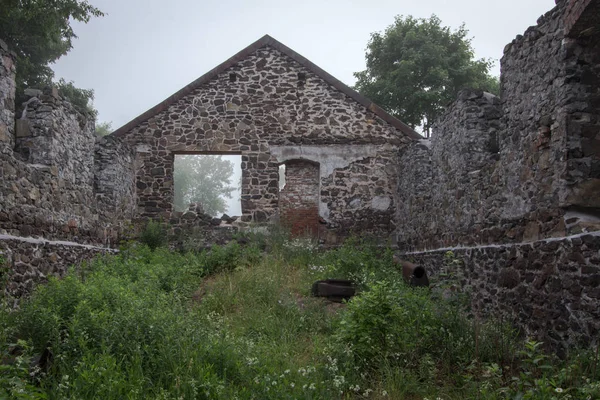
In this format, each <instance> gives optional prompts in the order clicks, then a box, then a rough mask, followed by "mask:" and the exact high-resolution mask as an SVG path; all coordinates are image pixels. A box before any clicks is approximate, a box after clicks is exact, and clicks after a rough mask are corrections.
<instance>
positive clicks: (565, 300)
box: [403, 232, 600, 349]
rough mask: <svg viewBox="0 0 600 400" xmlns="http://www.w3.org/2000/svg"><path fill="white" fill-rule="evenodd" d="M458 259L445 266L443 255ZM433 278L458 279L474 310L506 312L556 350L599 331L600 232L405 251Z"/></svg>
mask: <svg viewBox="0 0 600 400" xmlns="http://www.w3.org/2000/svg"><path fill="white" fill-rule="evenodd" d="M447 251H452V252H453V253H454V256H455V257H456V258H458V259H459V260H461V261H462V265H460V266H459V265H455V264H453V266H452V267H451V268H452V270H449V269H448V268H447V267H444V255H445V254H446V252H447ZM403 257H404V258H405V259H406V260H412V261H414V262H416V263H417V264H419V265H422V266H424V267H425V268H426V269H427V270H428V272H429V273H431V274H432V276H433V277H434V279H435V276H436V275H437V274H439V273H440V271H441V270H442V269H445V271H444V272H446V273H452V274H455V275H456V276H458V277H460V285H461V286H462V289H463V290H464V291H466V292H467V293H469V294H470V295H471V299H472V304H473V308H474V312H475V313H478V314H480V315H487V316H495V317H498V316H500V315H502V316H504V318H505V320H509V321H514V322H515V323H516V324H517V326H519V327H520V328H521V329H522V330H523V331H524V333H525V334H526V335H528V336H532V337H536V338H538V339H540V340H543V341H544V342H546V343H547V344H549V345H551V346H552V347H553V348H555V349H561V348H565V347H566V346H567V345H580V344H581V343H593V342H594V341H597V340H598V335H599V334H600V307H598V304H599V303H600V233H598V232H596V233H593V234H581V235H576V236H573V237H567V238H557V239H548V240H541V241H537V242H532V243H521V244H507V245H492V246H480V247H472V248H468V247H467V248H445V249H439V250H435V251H430V252H416V253H408V254H404V255H403Z"/></svg>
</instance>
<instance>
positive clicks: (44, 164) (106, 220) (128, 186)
mask: <svg viewBox="0 0 600 400" xmlns="http://www.w3.org/2000/svg"><path fill="white" fill-rule="evenodd" d="M15 72H16V70H15V56H14V54H13V53H11V52H10V51H9V50H8V48H7V47H6V45H5V44H4V42H1V41H0V251H2V253H3V255H2V256H3V258H4V259H6V263H5V264H4V265H3V268H4V267H8V275H7V276H4V277H3V278H6V279H7V286H6V288H5V289H6V291H7V292H6V293H7V294H8V295H10V296H12V297H19V296H21V295H23V294H25V293H27V292H28V291H29V290H31V288H32V287H33V285H34V284H35V283H38V282H43V281H45V279H46V277H47V276H48V275H49V274H53V275H58V276H61V275H62V274H64V272H65V271H66V269H67V268H68V267H69V266H70V265H72V264H77V263H79V262H81V260H84V259H88V258H90V257H92V256H93V255H94V254H97V253H98V252H103V251H108V249H105V248H102V247H99V246H100V245H113V244H115V243H116V241H117V238H118V236H119V234H120V233H121V232H122V231H123V229H124V225H126V222H127V220H130V219H132V218H133V217H134V212H135V207H134V205H135V204H136V201H135V187H134V183H135V180H134V176H135V164H134V158H133V152H132V150H131V148H129V147H128V146H127V145H126V144H125V143H123V142H121V141H120V140H118V139H116V138H111V139H101V140H99V141H98V142H96V140H97V138H96V136H95V133H94V122H93V121H92V120H88V119H87V118H85V117H84V116H83V115H81V114H80V113H79V112H77V110H75V109H74V107H73V106H72V105H71V104H70V103H69V102H67V101H65V100H64V99H62V98H61V97H60V96H59V95H58V93H57V91H56V89H51V88H50V89H46V90H44V91H40V90H32V89H27V90H25V94H26V95H27V96H29V99H28V100H27V102H26V103H25V104H24V105H23V110H24V111H23V113H22V115H21V116H16V115H15V104H14V99H15ZM18 117H20V118H19V119H16V118H18ZM3 272H4V271H3Z"/></svg>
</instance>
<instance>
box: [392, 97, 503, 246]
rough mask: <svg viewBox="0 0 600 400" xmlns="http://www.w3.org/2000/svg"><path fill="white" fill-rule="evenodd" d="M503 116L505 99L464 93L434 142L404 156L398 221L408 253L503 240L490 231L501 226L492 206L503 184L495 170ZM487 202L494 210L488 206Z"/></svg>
mask: <svg viewBox="0 0 600 400" xmlns="http://www.w3.org/2000/svg"><path fill="white" fill-rule="evenodd" d="M501 116H502V109H501V106H500V99H499V98H497V97H496V96H494V95H491V94H489V93H483V92H481V91H470V90H464V91H462V92H461V93H460V94H459V97H458V100H457V101H456V102H455V103H453V104H452V105H451V106H450V107H449V108H448V110H447V111H446V113H445V114H444V115H443V116H442V117H441V118H440V119H439V120H438V121H437V123H436V125H435V126H434V136H432V139H431V141H428V140H422V141H421V142H420V143H418V144H416V145H413V146H412V147H411V148H409V149H407V150H406V151H405V152H404V153H403V154H402V156H401V160H400V165H401V170H402V171H405V173H401V174H400V175H399V183H398V208H397V216H396V218H397V224H398V243H399V245H400V246H401V247H402V248H409V249H410V248H427V247H428V248H435V247H441V246H445V245H451V244H455V243H463V244H473V243H481V242H483V243H488V241H490V240H494V241H495V240H497V238H496V237H494V236H493V237H490V233H489V232H487V231H486V230H485V229H484V228H487V227H489V226H497V224H498V222H499V220H498V215H497V212H498V211H497V208H495V207H492V206H491V204H493V203H494V202H495V200H496V197H497V195H496V189H497V184H498V180H499V177H498V176H497V173H495V171H494V168H495V167H496V166H497V165H498V160H499V154H498V135H499V134H501V132H502V122H501ZM408 171H410V173H408ZM486 202H489V203H490V206H488V207H485V206H484V207H482V205H483V204H486ZM497 206H501V202H499V201H497Z"/></svg>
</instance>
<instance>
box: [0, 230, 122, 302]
mask: <svg viewBox="0 0 600 400" xmlns="http://www.w3.org/2000/svg"><path fill="white" fill-rule="evenodd" d="M114 252H115V251H114V250H111V249H107V248H104V247H97V246H90V245H82V244H79V243H74V242H67V241H48V240H43V239H34V238H23V237H19V236H9V235H0V256H1V257H2V259H3V260H4V263H3V264H2V265H0V268H1V269H4V268H7V267H8V273H9V275H8V280H7V282H6V286H4V287H3V288H2V290H3V292H4V293H3V294H4V296H6V297H7V298H10V299H13V300H14V301H15V302H16V301H18V299H19V298H21V297H23V296H25V295H27V294H29V293H31V291H32V289H33V288H34V287H35V286H36V285H37V284H41V283H45V282H47V279H48V277H50V276H58V277H62V276H64V275H65V273H66V272H67V271H68V269H69V268H70V267H72V266H78V265H80V264H81V263H82V262H84V261H86V260H90V259H92V258H94V257H96V256H97V255H99V254H112V253H114ZM0 273H1V274H2V275H4V273H6V271H4V270H2V271H0ZM3 278H4V276H3ZM6 297H5V298H6ZM15 304H16V303H15Z"/></svg>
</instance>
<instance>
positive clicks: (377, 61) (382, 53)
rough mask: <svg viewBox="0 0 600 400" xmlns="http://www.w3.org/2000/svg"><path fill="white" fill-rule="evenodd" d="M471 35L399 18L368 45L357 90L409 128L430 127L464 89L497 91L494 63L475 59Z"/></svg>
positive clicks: (432, 21)
mask: <svg viewBox="0 0 600 400" xmlns="http://www.w3.org/2000/svg"><path fill="white" fill-rule="evenodd" d="M467 34H468V31H467V30H466V29H465V27H464V25H462V26H461V27H460V28H459V29H457V30H456V31H453V32H452V31H451V30H450V28H449V27H445V26H442V25H441V20H440V19H439V18H438V17H436V16H435V15H432V16H431V17H430V18H429V19H424V18H421V19H415V18H413V17H411V16H408V17H402V16H397V17H396V20H395V22H394V24H393V25H390V26H389V27H388V28H387V29H386V30H385V32H384V33H379V32H375V33H372V34H371V39H370V40H369V43H368V45H367V52H366V55H365V56H366V62H367V69H366V70H364V71H361V72H356V73H355V74H354V76H355V77H356V78H357V82H356V89H357V90H358V91H359V92H360V93H362V94H364V95H365V96H367V97H369V98H370V99H371V100H373V101H374V102H375V103H377V104H379V105H380V106H382V107H383V108H384V109H386V110H387V111H388V112H390V113H391V114H393V115H394V116H396V117H398V118H399V119H401V120H402V121H404V122H405V123H407V124H408V125H410V126H411V127H413V128H415V127H418V126H422V127H423V130H424V133H425V136H427V137H428V136H429V132H430V129H431V125H432V124H433V122H434V121H435V119H436V118H437V117H438V116H439V115H440V113H441V112H442V110H443V107H444V106H445V105H446V104H448V103H450V102H451V101H453V100H454V99H455V96H456V94H457V93H458V91H459V90H460V89H463V88H467V87H468V88H473V89H482V90H486V91H491V92H492V93H494V92H497V91H498V80H497V78H495V77H492V76H490V75H489V70H490V67H491V66H492V62H490V61H488V60H484V59H479V60H476V59H474V53H473V48H472V47H471V41H470V39H468V38H467Z"/></svg>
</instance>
